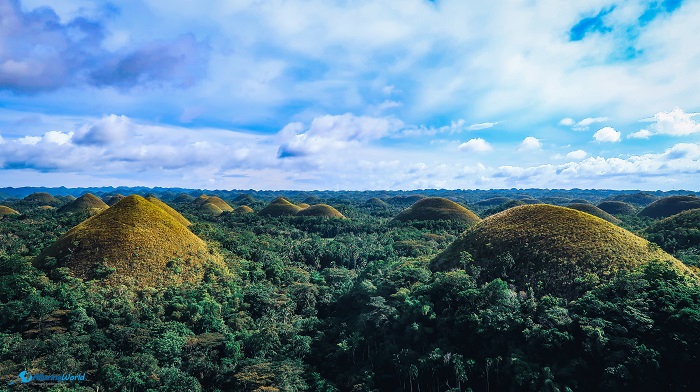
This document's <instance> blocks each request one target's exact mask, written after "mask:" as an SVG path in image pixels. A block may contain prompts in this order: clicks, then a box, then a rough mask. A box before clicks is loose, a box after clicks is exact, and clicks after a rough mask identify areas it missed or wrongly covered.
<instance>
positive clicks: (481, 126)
mask: <svg viewBox="0 0 700 392" xmlns="http://www.w3.org/2000/svg"><path fill="white" fill-rule="evenodd" d="M497 124H498V121H497V122H484V123H478V124H472V125H470V126H468V127H467V130H468V131H478V130H481V129H488V128H493V127H494V126H496V125H497Z"/></svg>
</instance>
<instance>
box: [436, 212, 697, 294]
mask: <svg viewBox="0 0 700 392" xmlns="http://www.w3.org/2000/svg"><path fill="white" fill-rule="evenodd" d="M462 252H468V253H469V254H471V255H472V256H473V259H474V261H473V262H469V261H468V260H464V259H461V255H462ZM652 260H662V261H666V262H669V263H672V264H673V265H674V266H675V267H677V268H678V269H680V270H683V271H686V272H689V270H688V269H687V267H685V266H684V265H683V264H682V263H681V262H680V261H678V260H676V259H675V258H673V257H672V256H671V255H669V254H667V253H666V252H664V251H662V250H661V249H659V248H658V247H656V246H653V245H652V244H650V243H649V242H648V241H647V240H645V239H643V238H641V237H638V236H636V235H634V234H632V233H630V232H629V231H627V230H625V229H622V228H620V227H618V226H615V225H613V224H612V223H609V222H607V221H605V220H603V219H600V218H598V217H595V216H593V215H590V214H586V213H583V212H580V211H577V210H573V209H570V208H565V207H557V206H552V205H545V204H536V205H525V206H520V207H515V208H511V209H508V210H506V211H503V212H501V213H498V214H496V215H493V216H490V217H488V218H486V219H484V220H483V221H482V222H480V223H478V224H476V225H475V226H473V227H471V228H470V229H469V230H467V231H466V232H465V233H464V234H463V235H462V236H461V237H460V238H459V239H458V240H457V241H455V242H453V243H452V244H451V245H450V246H449V247H448V248H447V249H446V250H445V251H444V252H442V253H441V254H440V255H438V256H437V257H436V258H435V259H433V261H432V262H431V269H433V270H448V269H452V268H467V269H468V270H469V269H476V270H478V271H479V272H478V275H479V279H480V280H482V281H489V280H491V279H495V278H503V279H506V280H508V281H510V282H511V283H513V284H515V285H516V286H517V287H519V288H520V289H524V288H526V287H527V286H530V287H533V288H535V289H536V290H540V291H541V292H544V293H553V294H556V295H561V296H568V295H571V290H572V289H573V287H574V286H575V284H574V282H575V281H576V280H577V279H582V278H586V277H589V276H595V277H596V279H606V278H608V277H610V276H612V275H613V274H614V273H616V272H617V271H619V270H629V269H631V268H633V267H635V266H638V265H640V264H642V263H646V262H649V261H652ZM465 263H466V265H465Z"/></svg>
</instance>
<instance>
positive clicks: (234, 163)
mask: <svg viewBox="0 0 700 392" xmlns="http://www.w3.org/2000/svg"><path fill="white" fill-rule="evenodd" d="M698 19H700V2H691V1H681V0H664V1H651V2H649V1H624V2H622V1H602V0H601V1H598V0H592V1H580V2H559V1H525V0H522V1H512V2H505V3H499V2H493V3H489V2H486V3H479V4H468V2H464V1H459V0H437V1H426V0H401V1H398V0H392V1H386V2H372V1H364V0H360V1H352V2H347V1H335V0H333V1H326V0H323V1H322V0H312V1H297V0H293V1H270V2H256V1H212V2H210V3H209V5H208V6H206V7H203V6H201V5H200V4H198V3H197V2H190V1H162V0H133V1H132V0H130V1H125V2H118V3H112V2H106V1H87V0H67V1H61V2H60V3H57V2H49V1H45V0H23V1H20V0H0V184H2V185H3V186H67V187H71V186H73V187H78V186H110V185H111V186H119V185H126V186H138V185H144V186H165V187H188V188H208V189H270V190H277V189H298V190H311V189H328V190H340V189H346V190H363V189H392V190H393V189H419V188H447V189H460V188H467V189H471V188H481V189H487V188H513V187H516V188H607V189H647V190H656V189H659V190H670V189H691V190H698V189H700V176H698V175H697V174H698V172H699V171H700V144H698V143H699V142H700V123H699V122H698V121H700V120H699V117H698V115H699V114H700V113H698V112H700V89H699V88H698V86H700V73H698V72H697V70H698V69H700V46H698V45H697V43H696V41H697V37H700V24H698V23H697V20H698Z"/></svg>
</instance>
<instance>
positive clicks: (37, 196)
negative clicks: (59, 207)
mask: <svg viewBox="0 0 700 392" xmlns="http://www.w3.org/2000/svg"><path fill="white" fill-rule="evenodd" d="M24 200H25V201H30V202H34V203H41V204H48V205H55V204H60V202H59V201H58V200H57V199H56V198H55V197H53V196H51V195H50V194H49V193H46V192H35V193H32V194H30V195H27V196H25V198H24Z"/></svg>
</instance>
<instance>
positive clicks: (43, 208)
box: [39, 206, 56, 211]
mask: <svg viewBox="0 0 700 392" xmlns="http://www.w3.org/2000/svg"><path fill="white" fill-rule="evenodd" d="M39 209H40V210H44V211H48V210H55V209H56V207H54V206H39Z"/></svg>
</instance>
